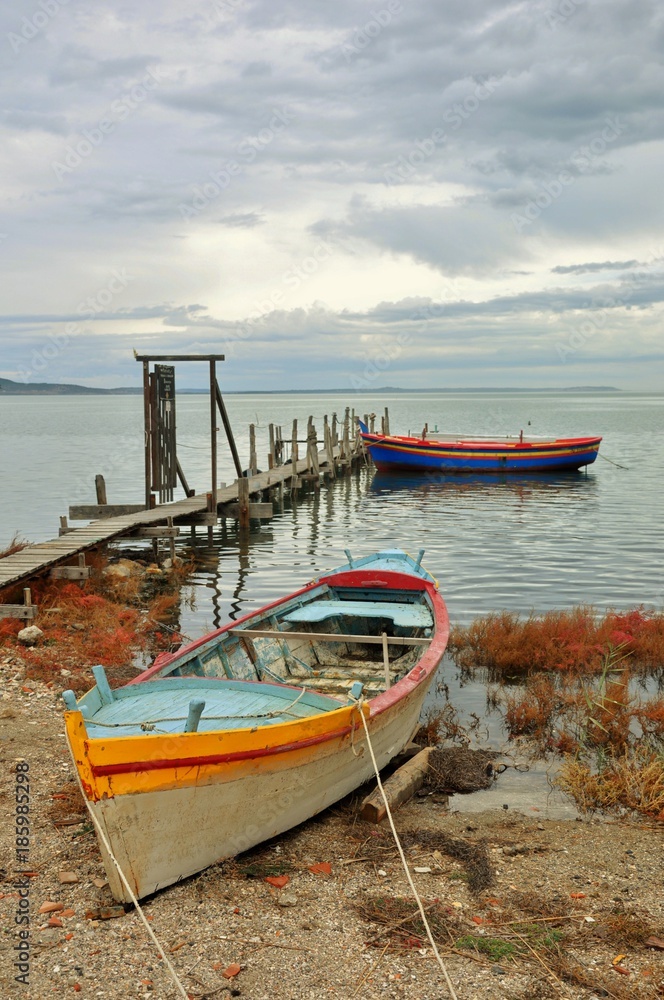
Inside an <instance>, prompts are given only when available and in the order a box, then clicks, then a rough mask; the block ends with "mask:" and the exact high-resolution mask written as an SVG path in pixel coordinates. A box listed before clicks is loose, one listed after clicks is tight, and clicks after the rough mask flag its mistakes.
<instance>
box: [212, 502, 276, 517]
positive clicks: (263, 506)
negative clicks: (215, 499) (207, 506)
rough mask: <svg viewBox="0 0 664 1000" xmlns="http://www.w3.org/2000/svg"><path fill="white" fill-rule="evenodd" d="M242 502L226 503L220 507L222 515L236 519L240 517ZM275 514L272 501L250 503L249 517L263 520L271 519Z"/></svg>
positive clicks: (220, 514)
mask: <svg viewBox="0 0 664 1000" xmlns="http://www.w3.org/2000/svg"><path fill="white" fill-rule="evenodd" d="M240 509H241V508H240V504H239V503H225V504H222V505H221V506H220V507H219V516H220V517H234V518H235V520H236V521H237V520H239V519H240ZM273 516H274V508H273V506H272V504H271V503H250V504H249V517H250V518H251V517H253V518H254V519H260V520H261V521H269V520H270V518H271V517H273Z"/></svg>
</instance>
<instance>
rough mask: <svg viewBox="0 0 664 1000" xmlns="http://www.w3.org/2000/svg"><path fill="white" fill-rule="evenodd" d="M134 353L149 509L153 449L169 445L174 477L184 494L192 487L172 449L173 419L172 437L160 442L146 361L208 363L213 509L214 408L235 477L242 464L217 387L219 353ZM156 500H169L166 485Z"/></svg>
mask: <svg viewBox="0 0 664 1000" xmlns="http://www.w3.org/2000/svg"><path fill="white" fill-rule="evenodd" d="M134 357H135V359H136V360H137V361H140V362H141V364H142V365H143V424H144V431H145V506H146V508H147V509H148V510H152V509H153V508H154V507H155V506H156V498H155V496H154V485H155V463H154V456H155V453H156V452H157V451H162V450H163V449H164V447H166V449H167V450H168V449H169V448H170V447H172V449H173V454H172V455H169V459H172V460H173V461H174V463H175V468H176V471H177V477H178V479H179V480H180V482H181V484H182V488H183V489H184V491H185V493H186V495H187V496H188V497H190V496H193V495H194V493H195V491H194V490H191V489H190V488H189V484H188V483H187V480H186V478H185V475H184V472H183V470H182V466H181V465H180V461H179V459H178V457H177V453H176V450H175V424H174V422H173V427H172V438H171V441H170V444H166V445H164V441H163V434H162V428H161V426H160V417H159V400H157V399H156V397H155V385H156V376H155V372H151V371H150V365H151V364H155V365H162V364H174V363H175V362H178V361H204V362H207V363H208V365H209V387H210V388H209V395H210V480H211V489H210V494H209V505H208V506H209V510H211V511H215V512H216V510H217V491H218V482H217V410H219V414H220V416H221V420H222V423H223V425H224V430H225V432H226V438H227V440H228V446H229V448H230V451H231V455H232V457H233V463H234V465H235V471H236V473H237V477H238V479H241V478H242V477H243V472H242V466H241V464H240V459H239V456H238V452H237V448H236V446H235V438H234V436H233V430H232V428H231V424H230V420H229V419H228V413H227V411H226V405H225V403H224V399H223V396H222V394H221V389H220V388H219V383H218V381H217V362H218V361H224V360H225V356H224V355H223V354H138V353H137V352H136V351H134ZM159 493H160V500H164V499H166V500H172V499H173V497H172V489H171V490H170V496H169V495H168V489H166V490H163V491H162V489H161V488H160V489H159Z"/></svg>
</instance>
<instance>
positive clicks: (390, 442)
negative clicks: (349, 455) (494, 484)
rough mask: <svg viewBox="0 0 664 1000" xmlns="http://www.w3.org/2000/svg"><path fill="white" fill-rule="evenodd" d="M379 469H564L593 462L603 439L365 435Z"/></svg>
mask: <svg viewBox="0 0 664 1000" xmlns="http://www.w3.org/2000/svg"><path fill="white" fill-rule="evenodd" d="M362 439H363V441H364V443H365V445H366V447H367V448H368V450H369V453H370V455H371V458H372V459H373V461H374V464H375V466H376V468H377V469H378V470H379V471H380V472H390V471H403V470H410V471H418V472H427V471H429V472H443V473H465V472H470V473H473V472H474V473H477V472H482V473H485V472H486V473H496V472H500V473H505V472H509V473H511V472H516V473H524V472H565V471H574V470H578V469H581V468H583V467H584V466H588V465H591V464H592V463H593V462H594V461H595V459H596V458H597V454H598V451H599V445H600V442H601V438H580V439H570V440H560V441H553V442H546V443H544V444H532V443H525V442H524V443H520V442H515V443H514V444H509V445H507V444H503V445H501V444H499V443H490V444H489V443H478V442H460V443H453V442H450V443H448V442H443V441H426V440H418V439H415V438H387V437H381V436H380V435H375V434H368V433H367V434H365V433H363V434H362Z"/></svg>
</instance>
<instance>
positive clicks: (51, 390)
mask: <svg viewBox="0 0 664 1000" xmlns="http://www.w3.org/2000/svg"><path fill="white" fill-rule="evenodd" d="M207 392H208V389H207V388H204V389H186V388H185V389H179V390H178V395H187V396H191V395H203V394H207ZM426 392H444V393H473V392H505V393H507V392H510V393H514V392H523V393H527V392H538V393H539V392H541V393H546V392H549V393H559V392H623V390H622V389H618V388H616V386H613V385H572V386H561V387H560V388H543V387H537V386H535V387H532V388H523V387H516V386H508V387H506V388H498V387H496V386H489V385H486V386H474V387H471V388H451V387H449V386H447V387H443V386H439V387H436V386H430V387H428V388H424V389H409V388H404V387H401V386H393V385H388V386H373V387H367V388H366V389H363V391H362V395H367V396H368V395H372V394H383V393H426ZM142 393H143V388H142V386H118V387H116V388H114V389H97V388H94V387H92V386H85V385H75V384H73V383H66V382H64V383H59V382H34V383H29V382H27V383H23V382H14V381H12V380H11V379H7V378H0V398H2V396H140V395H142ZM313 393H324V394H326V395H353V396H355V395H357V394H358V390H357V389H354V388H351V387H350V386H349V387H348V388H342V389H318V388H312V389H226V390H225V392H224V395H226V396H309V395H312V394H313Z"/></svg>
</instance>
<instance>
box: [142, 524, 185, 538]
mask: <svg viewBox="0 0 664 1000" xmlns="http://www.w3.org/2000/svg"><path fill="white" fill-rule="evenodd" d="M179 534H180V529H179V528H178V527H175V528H168V527H166V525H162V524H158V525H156V526H155V527H153V528H138V530H137V531H135V532H133V535H134V537H135V538H176V537H177V535H179Z"/></svg>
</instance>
